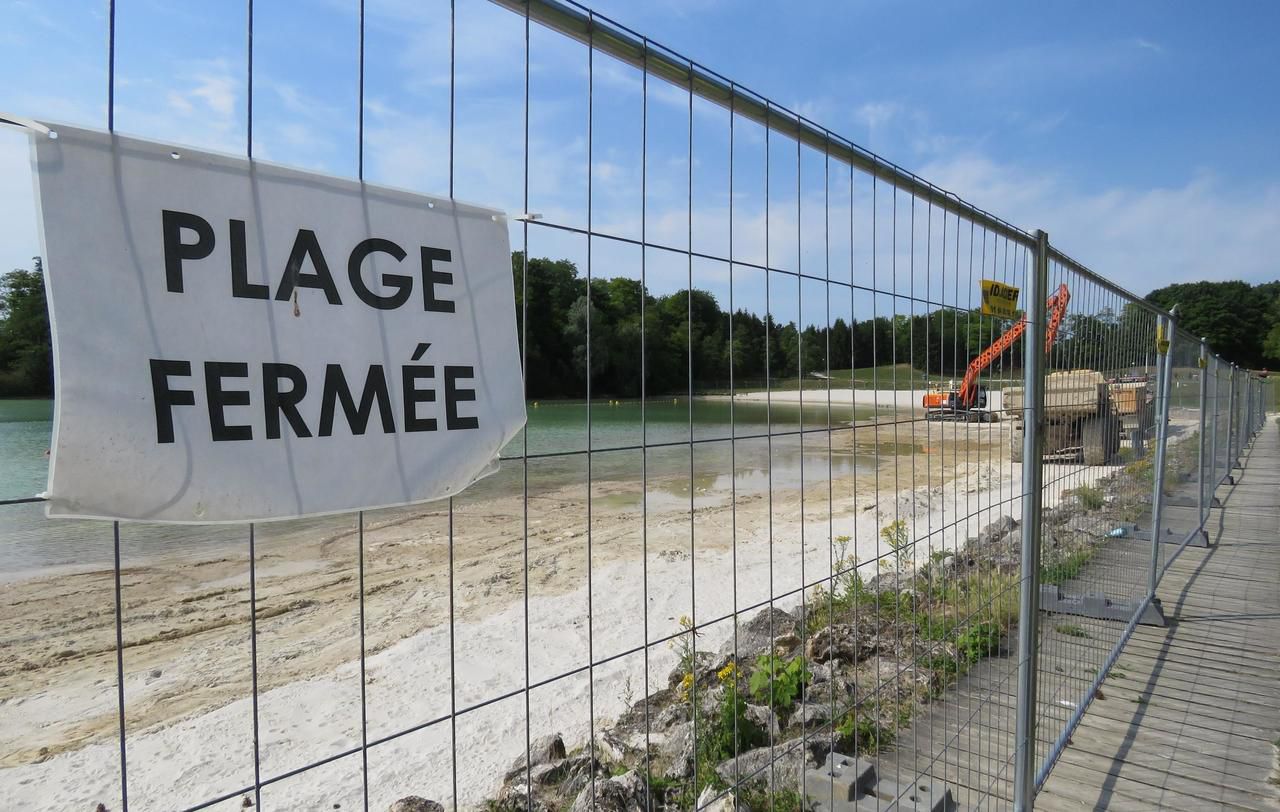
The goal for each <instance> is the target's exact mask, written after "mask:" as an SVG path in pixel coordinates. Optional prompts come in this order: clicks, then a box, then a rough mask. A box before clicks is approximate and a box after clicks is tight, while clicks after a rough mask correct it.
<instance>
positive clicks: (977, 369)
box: [956, 284, 1071, 409]
mask: <svg viewBox="0 0 1280 812" xmlns="http://www.w3.org/2000/svg"><path fill="white" fill-rule="evenodd" d="M1069 301H1071V291H1069V290H1067V286H1066V285H1065V284H1062V285H1059V286H1058V289H1057V291H1055V292H1054V294H1053V295H1052V296H1050V297H1049V298H1048V299H1047V300H1046V301H1045V308H1046V309H1047V310H1048V311H1049V322H1048V324H1046V325H1045V335H1044V350H1045V352H1046V353H1048V352H1049V351H1050V350H1052V349H1053V341H1054V339H1055V338H1057V337H1058V327H1059V326H1061V324H1062V317H1063V316H1064V315H1065V314H1066V312H1067V302H1069ZM1026 329H1027V316H1026V314H1025V313H1024V314H1023V315H1022V318H1020V319H1018V322H1017V324H1015V325H1013V326H1012V327H1010V328H1009V329H1008V330H1006V331H1005V332H1004V334H1003V335H1001V336H1000V337H999V338H997V339H996V340H995V341H993V342H992V343H991V346H989V347H987V348H986V349H985V350H983V351H982V352H981V353H980V354H979V355H978V357H977V358H974V359H973V360H972V361H970V362H969V368H968V369H967V370H966V371H965V373H964V381H963V382H962V383H961V384H960V392H959V395H958V396H957V397H956V405H957V407H959V408H964V409H968V408H972V406H973V404H974V403H975V402H976V401H977V399H978V377H979V376H980V375H982V373H983V371H985V370H986V368H987V367H989V366H991V364H992V363H994V362H995V360H996V359H997V358H999V357H1000V354H1001V353H1002V352H1004V351H1005V350H1007V349H1009V347H1011V346H1013V343H1014V342H1015V341H1017V340H1018V339H1019V338H1021V337H1022V334H1023V333H1024V332H1026Z"/></svg>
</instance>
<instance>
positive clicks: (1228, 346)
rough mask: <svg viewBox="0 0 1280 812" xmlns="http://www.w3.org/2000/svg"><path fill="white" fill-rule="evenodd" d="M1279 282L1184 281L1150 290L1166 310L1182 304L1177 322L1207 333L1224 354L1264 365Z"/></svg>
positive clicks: (1149, 296) (1239, 361)
mask: <svg viewBox="0 0 1280 812" xmlns="http://www.w3.org/2000/svg"><path fill="white" fill-rule="evenodd" d="M1277 292H1280V283H1276V282H1268V283H1266V284H1263V285H1258V286H1257V287H1255V286H1253V285H1250V284H1249V283H1248V282H1242V281H1239V280H1232V281H1229V282H1183V283H1178V284H1174V285H1168V286H1166V287H1163V288H1159V289H1157V290H1153V291H1151V292H1150V293H1148V294H1147V301H1149V302H1152V303H1154V304H1156V305H1159V306H1160V307H1163V308H1165V309H1166V310H1168V309H1170V308H1172V307H1173V306H1174V305H1175V304H1176V305H1177V306H1178V325H1179V326H1180V327H1182V328H1183V329H1184V330H1186V331H1187V332H1189V333H1191V334H1192V335H1194V336H1204V338H1205V339H1207V340H1208V342H1209V346H1210V347H1212V348H1213V350H1214V351H1215V352H1217V353H1218V354H1220V355H1222V356H1223V357H1224V358H1226V359H1228V360H1230V361H1234V362H1235V363H1237V364H1240V365H1242V366H1261V365H1262V364H1263V363H1264V356H1265V355H1266V351H1265V350H1264V345H1265V344H1266V343H1267V340H1268V339H1269V338H1270V334H1271V330H1272V328H1273V326H1274V325H1275V323H1276V322H1275V315H1274V307H1273V305H1274V303H1275V299H1276V293H1277Z"/></svg>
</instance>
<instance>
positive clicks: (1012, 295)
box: [982, 279, 1019, 319]
mask: <svg viewBox="0 0 1280 812" xmlns="http://www.w3.org/2000/svg"><path fill="white" fill-rule="evenodd" d="M1018 293H1019V288H1015V287H1014V286H1013V285H1006V284H1005V283H1003V282H997V281H995V280H994V279H983V280H982V315H984V316H997V317H999V318H1002V319H1013V318H1017V316H1018Z"/></svg>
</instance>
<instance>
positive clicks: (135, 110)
mask: <svg viewBox="0 0 1280 812" xmlns="http://www.w3.org/2000/svg"><path fill="white" fill-rule="evenodd" d="M118 6H119V9H118V18H117V26H118V40H117V58H118V62H117V86H116V104H117V107H116V121H117V127H118V128H119V129H120V130H122V131H124V132H128V133H132V134H138V135H143V136H146V137H152V138H156V139H159V140H170V141H174V142H177V143H184V144H192V145H195V146H204V147H209V148H214V149H219V150H224V151H228V152H241V153H243V151H244V150H245V143H246V142H245V129H246V127H245V101H246V93H247V83H246V74H245V69H244V64H245V53H246V49H245V9H244V4H243V3H238V2H237V3H209V2H193V1H192V0H183V1H182V2H168V1H167V0H166V1H163V2H162V0H120V1H119V3H118ZM594 7H595V8H596V10H597V11H599V12H601V13H602V14H605V15H608V16H610V17H612V18H614V19H615V20H617V21H618V22H619V23H622V24H624V25H627V26H629V27H631V28H633V29H635V30H637V31H641V32H643V33H645V34H646V35H648V36H650V37H652V38H653V39H654V40H656V41H658V42H661V43H663V44H665V45H667V46H669V47H671V48H673V49H675V50H677V51H679V52H681V53H682V54H684V55H686V56H688V57H690V58H693V59H695V60H697V61H698V62H700V63H702V64H704V65H706V66H707V67H709V68H712V69H714V70H716V71H718V72H720V73H722V74H724V75H727V76H730V77H732V78H733V79H734V80H735V81H738V82H739V83H741V84H742V85H744V86H746V87H748V88H750V89H752V90H754V91H756V92H758V93H761V94H764V95H767V96H769V97H770V98H772V99H773V100H774V101H776V102H778V103H780V104H783V105H786V106H788V107H790V108H791V109H793V110H796V111H797V112H800V113H801V114H803V115H805V116H807V117H808V118H810V119H812V120H814V121H816V122H818V123H820V124H822V125H824V126H826V127H828V128H829V129H831V130H833V131H835V132H838V133H840V134H842V135H844V136H846V137H848V138H850V139H852V140H854V141H856V142H857V143H859V144H861V145H863V146H866V147H869V148H871V149H873V150H875V151H876V152H878V153H880V154H881V155H883V156H885V157H886V158H888V159H890V160H893V161H895V162H897V163H899V164H901V165H903V166H905V167H907V168H909V169H911V170H913V171H915V172H917V173H919V174H921V175H923V176H925V177H926V178H928V179H930V180H932V181H934V182H935V183H937V184H939V185H941V186H943V187H944V188H947V189H949V190H951V191H953V192H956V193H957V194H959V195H961V196H962V197H964V198H965V199H967V200H970V201H972V202H974V203H976V204H978V205H980V206H982V207H984V208H987V209H989V210H991V211H993V212H995V213H996V214H999V215H1001V216H1003V217H1005V218H1006V219H1008V220H1010V221H1012V222H1014V223H1016V224H1018V225H1020V226H1023V227H1024V228H1028V229H1034V228H1037V227H1040V228H1044V229H1046V230H1047V231H1049V233H1050V235H1051V237H1052V238H1053V240H1054V242H1055V244H1057V245H1058V246H1059V247H1060V248H1062V249H1063V250H1065V251H1066V252H1067V253H1069V254H1071V255H1073V256H1075V257H1077V258H1079V259H1080V260H1082V261H1084V262H1085V263H1087V264H1089V265H1090V266H1091V267H1093V268H1094V269H1095V270H1097V271H1099V272H1100V273H1103V274H1104V275H1107V276H1109V277H1112V278H1114V279H1117V280H1118V281H1120V282H1121V284H1123V285H1125V286H1127V287H1129V288H1130V289H1132V290H1135V291H1136V292H1138V293H1140V294H1142V293H1146V292H1147V291H1148V290H1150V289H1151V288H1154V287H1158V286H1160V285H1163V284H1167V283H1169V282H1173V281H1185V280H1192V279H1199V278H1210V279H1228V278H1244V279H1247V280H1250V281H1254V282H1259V281H1264V280H1268V279H1274V278H1277V277H1278V276H1280V265H1278V263H1277V262H1276V261H1275V259H1274V257H1275V256H1276V254H1277V251H1276V245H1275V243H1276V235H1277V234H1280V149H1277V146H1276V144H1277V141H1276V133H1277V131H1278V130H1280V101H1278V100H1280V90H1278V89H1277V87H1278V85H1280V58H1278V57H1277V56H1276V53H1275V47H1274V42H1273V34H1274V32H1275V31H1276V30H1278V28H1280V6H1275V5H1273V4H1265V3H1260V2H1258V3H1224V4H1213V5H1209V4H1196V3H1170V2H1160V3H1156V2H1129V3H1123V4H1103V3H1091V4H1027V3H1017V4H1015V3H999V4H995V3H975V2H949V3H890V2H879V1H878V0H876V1H873V2H815V3H792V4H781V3H731V2H727V0H687V1H686V2H679V0H655V2H647V3H634V2H623V1H622V0H601V2H599V3H597V4H595V6H594ZM355 8H356V3H355V2H354V0H306V2H296V3H284V2H267V1H266V0H259V2H258V3H257V13H256V17H255V54H254V55H255V75H254V83H255V86H254V105H255V118H254V131H255V139H254V141H255V143H254V152H255V155H256V156H258V157H262V158H265V159H270V160H275V161H279V162H282V163H288V164H295V165H300V166H305V167H311V168H315V169H317V170H319V171H324V172H329V173H332V174H337V175H348V176H350V175H354V174H355V172H356V166H357V135H356V109H357V83H356V65H357V50H356V38H355V33H354V32H355V22H356V14H355ZM105 9H106V3H105V2H101V1H99V2H91V3H90V2H78V1H77V0H65V2H61V3H57V4H53V3H47V2H37V1H36V0H5V2H4V3H3V5H2V6H0V71H2V73H0V75H3V76H4V77H5V81H4V82H3V84H2V85H0V110H2V111H9V112H13V113H17V114H20V115H28V116H33V117H44V118H48V119H53V120H59V121H64V122H69V123H75V124H82V125H86V126H96V127H102V126H104V125H105V103H106V92H105V88H106V55H105V31H106V13H105ZM457 13H458V17H457V19H458V23H457V30H456V45H457V52H456V53H457V60H456V66H455V69H456V86H455V91H456V102H457V121H456V130H455V133H456V135H455V138H454V144H453V147H454V149H453V153H454V164H453V173H452V174H453V180H454V189H455V193H456V195H457V196H458V197H460V198H462V199H466V200H470V201H473V202H478V203H484V204H490V205H494V206H497V207H499V208H503V209H506V210H507V211H510V212H512V213H518V212H519V211H521V210H522V209H523V176H524V163H523V152H524V141H523V126H524V108H523V92H524V87H523V76H524V75H523V66H524V39H523V21H522V20H521V19H520V18H519V17H518V16H517V15H514V14H512V13H511V12H508V11H506V10H504V9H501V8H499V7H497V6H494V5H492V4H490V3H489V2H487V0H457ZM367 31H368V33H367V41H366V54H367V56H366V77H367V78H366V105H365V115H366V137H365V168H366V177H367V178H368V179H370V180H373V181H377V182H384V183H389V184H392V185H397V186H403V187H407V188H411V189H415V190H421V191H423V192H429V193H434V194H445V193H447V192H448V185H449V179H450V171H449V168H450V167H449V158H448V156H449V148H450V137H449V122H448V110H449V108H448V103H449V28H448V3H447V2H444V1H443V0H368V29H367ZM530 63H531V71H532V73H531V87H530V94H531V106H530V115H529V123H530V143H529V148H530V152H531V154H532V156H533V158H532V160H531V162H530V167H529V175H530V206H529V207H530V209H533V210H535V211H539V212H541V213H543V214H545V215H546V216H547V217H548V219H554V220H556V221H559V222H564V223H566V224H571V225H586V221H587V218H588V216H590V217H591V219H592V224H593V226H595V227H596V228H597V229H603V230H606V231H609V232H610V233H615V234H618V235H620V236H626V237H633V238H635V237H639V236H640V228H641V223H642V218H641V211H642V209H641V204H642V203H644V207H645V208H644V214H645V217H644V220H643V223H644V227H645V228H646V231H647V236H648V238H649V239H651V240H657V241H660V242H664V243H666V244H670V245H673V246H674V247H677V248H681V247H685V246H687V245H688V244H689V234H688V232H689V230H690V228H689V222H690V219H691V218H690V215H689V210H688V203H687V201H688V198H689V196H690V192H689V187H688V176H689V174H690V170H689V165H688V157H687V148H688V129H689V113H688V99H687V96H685V95H684V94H683V93H681V92H680V91H679V90H678V89H676V88H673V87H670V86H666V85H664V84H662V83H661V82H657V81H653V80H651V81H650V86H649V91H648V93H649V95H648V116H649V142H648V155H647V162H646V168H647V186H648V197H647V199H644V200H642V199H641V196H640V194H639V188H640V166H641V146H640V137H639V122H640V115H641V111H642V109H643V108H642V106H641V105H642V98H643V97H642V95H641V84H640V78H639V73H638V71H635V70H634V69H631V68H629V67H627V66H624V65H621V64H620V63H613V62H612V61H611V60H609V59H608V58H606V57H599V56H597V57H596V58H595V60H594V64H593V65H592V68H593V70H592V76H593V82H594V89H595V94H594V104H595V110H594V119H593V121H594V124H593V128H592V132H591V135H592V140H593V145H592V150H593V153H592V156H593V160H592V169H591V172H590V180H591V192H592V207H591V210H590V211H589V212H588V210H587V205H586V189H587V180H588V172H587V169H586V167H587V153H586V149H587V126H586V122H587V106H586V89H587V87H588V73H587V58H586V49H585V48H583V47H582V46H580V45H578V44H576V43H572V42H569V41H567V40H565V39H564V38H563V37H560V36H559V35H556V34H553V33H551V32H547V31H545V30H542V29H538V28H537V27H535V29H534V31H533V34H532V40H531V51H530ZM693 115H694V130H695V133H696V135H695V157H694V166H693V176H694V184H693V186H694V190H693V193H692V196H693V199H694V201H693V209H694V212H693V217H692V221H693V231H694V236H693V244H694V247H695V248H696V249H697V250H701V251H706V252H708V253H713V254H717V255H723V254H724V253H726V252H727V222H728V216H727V213H726V212H727V210H728V203H729V200H728V193H727V178H728V165H727V155H728V135H727V121H728V117H727V114H726V113H725V112H724V111H723V110H722V109H720V108H716V107H715V106H714V105H709V104H704V103H702V102H698V103H697V104H695V109H694V114H693ZM24 140H25V139H24V138H23V137H22V136H20V135H17V134H13V133H4V134H2V135H0V189H3V190H4V191H3V194H2V195H0V268H8V267H14V266H16V265H27V264H28V263H29V257H30V256H31V255H32V254H33V253H36V251H37V245H38V242H37V238H36V234H35V226H34V217H33V216H32V213H31V201H30V193H29V191H28V189H29V184H30V181H29V177H28V175H29V170H28V168H27V157H26V148H25V144H24ZM734 154H735V158H736V159H737V161H738V167H737V168H735V199H734V204H735V214H734V220H733V222H734V224H735V238H734V239H735V249H734V251H735V257H738V258H745V259H748V260H751V261H758V260H761V259H764V257H763V236H764V233H765V225H764V222H765V221H764V218H763V211H764V193H763V186H762V183H761V178H762V174H761V172H759V171H755V170H754V169H753V168H752V167H753V166H756V167H758V166H759V165H762V161H763V156H764V144H763V137H762V133H761V132H760V131H758V128H755V129H753V128H752V127H749V126H740V127H737V129H736V130H735V152H734ZM769 155H770V158H771V159H772V168H771V169H770V182H771V184H772V185H771V192H770V196H769V203H770V211H771V217H770V222H769V227H768V233H769V235H770V238H771V247H770V256H769V257H768V260H769V264H771V265H773V266H775V267H789V266H791V265H796V264H798V265H800V266H801V267H802V268H804V269H806V270H810V271H812V270H813V269H814V268H815V267H817V266H821V265H823V264H824V263H825V262H826V260H825V258H823V257H820V256H819V255H818V252H817V248H816V246H817V244H818V241H817V239H816V237H817V234H818V232H819V231H820V230H821V226H820V225H819V222H820V220H821V213H822V212H821V210H820V209H815V208H814V206H813V202H814V201H815V200H819V199H821V196H822V194H823V184H824V178H825V177H826V176H825V173H824V170H823V165H822V162H821V160H820V156H818V155H816V154H815V155H810V154H806V155H805V156H804V157H803V159H802V160H801V165H800V167H799V169H798V170H797V168H796V166H795V147H794V144H791V145H790V148H789V149H788V147H787V145H786V144H785V143H781V142H780V141H779V139H777V138H774V139H773V140H772V142H771V144H770V149H769ZM797 172H798V173H799V176H800V184H799V185H800V187H801V188H800V191H799V192H798V193H797V192H796V191H795V189H796V185H797V180H796V175H797ZM830 182H831V183H832V184H833V186H832V188H833V190H834V189H836V188H837V187H838V186H839V184H840V182H841V181H840V178H839V176H837V175H834V174H833V175H832V180H831V181H830ZM843 182H844V183H845V192H844V194H845V196H847V195H848V188H847V184H848V181H847V179H845V180H844V181H843ZM855 186H857V187H858V191H857V199H856V200H855V201H854V204H853V206H854V208H855V209H857V210H858V211H857V213H856V215H855V216H856V219H858V221H859V222H862V220H864V219H865V220H867V221H868V222H869V221H870V217H871V212H870V203H869V202H868V200H867V199H866V197H865V195H864V193H865V191H866V189H865V187H866V184H865V183H860V181H855ZM797 194H798V195H799V197H800V198H801V200H802V201H803V203H802V205H801V206H800V216H799V221H800V222H799V224H797V223H796V218H795V216H794V212H795V209H796V196H797ZM885 200H886V197H885V196H884V195H883V194H882V195H881V197H880V200H879V203H878V204H877V209H876V213H877V215H878V216H880V220H879V221H878V224H877V225H875V226H874V227H875V228H883V227H884V222H885V217H884V215H880V214H879V213H880V212H881V211H882V210H883V208H884V203H885ZM844 210H845V212H846V213H845V215H844V216H845V217H846V218H847V217H848V213H847V204H846V208H845V209H844ZM904 211H905V210H904ZM779 212H781V213H782V214H779ZM788 212H790V213H791V214H790V215H789V216H788V214H787V213H788ZM833 216H835V215H834V214H833ZM899 222H900V223H901V221H899ZM536 231H537V234H536V236H535V237H534V238H533V243H532V244H531V251H532V252H534V253H546V254H555V255H563V256H569V257H571V258H574V259H577V260H578V261H579V262H580V263H581V262H583V255H584V254H585V247H584V245H585V243H584V240H583V239H582V238H578V237H571V236H565V235H561V234H553V233H548V232H547V230H545V229H540V230H536ZM865 231H866V230H865V228H863V229H862V232H863V233H864V234H865ZM797 232H799V234H800V235H801V236H797ZM834 239H835V241H836V242H837V243H840V242H841V240H842V239H844V240H845V243H846V244H844V245H843V246H841V245H837V246H836V247H835V249H834V250H835V251H836V252H837V253H838V252H840V251H841V250H843V252H844V254H845V255H846V256H848V254H849V253H850V252H855V253H856V251H859V250H863V249H851V248H850V247H849V246H848V245H847V238H842V237H840V236H835V237H834ZM863 242H865V241H863ZM908 248H909V246H905V247H904V246H903V245H901V244H899V245H898V246H897V249H896V250H897V254H898V255H903V256H905V254H904V252H905V251H907V250H908ZM951 250H953V251H954V250H956V248H955V246H954V245H953V246H952V248H951ZM975 250H977V249H975ZM980 250H981V252H982V254H981V255H982V256H983V257H985V256H986V251H987V248H985V247H982V248H981V249H980ZM990 250H991V252H992V254H991V258H990V259H989V260H986V259H983V260H981V261H982V262H985V263H987V264H990V265H996V264H998V263H1000V262H1001V261H1003V260H1001V259H1000V258H998V257H997V256H996V253H995V252H997V251H998V250H1000V249H999V248H998V247H996V246H994V245H993V246H991V248H990ZM638 255H639V254H638V249H635V248H632V247H628V246H625V245H620V244H619V245H600V246H599V247H598V248H597V249H596V253H595V254H594V255H593V256H594V257H595V261H596V263H597V266H598V268H597V272H598V273H599V272H600V271H601V269H602V268H606V267H607V269H608V272H609V273H610V274H612V273H618V274H623V273H625V274H633V273H636V272H637V271H636V270H635V268H636V266H637V265H638ZM677 259H681V258H680V257H679V256H678V255H667V254H663V253H662V252H658V253H657V254H656V255H655V256H653V257H651V258H650V260H649V274H650V279H651V284H653V285H654V286H655V287H659V288H661V287H672V288H674V287H676V286H677V285H679V283H680V277H681V275H682V274H687V273H688V268H687V262H684V261H675V260H677ZM882 259H883V258H882ZM892 259H893V258H892V257H890V259H889V260H888V262H891V261H892ZM862 263H863V260H862V259H859V260H857V261H856V263H855V264H858V267H856V268H855V270H854V271H853V273H854V275H855V277H858V276H860V275H861V276H862V278H864V279H865V273H864V271H863V269H862ZM835 264H836V265H841V264H843V265H847V264H848V260H845V262H844V263H840V262H838V261H836V262H835ZM885 264H886V262H882V263H881V265H880V272H881V274H883V270H884V267H885ZM711 265H713V266H714V265H715V263H711ZM721 271H722V269H720V268H716V267H711V268H707V269H705V270H702V269H700V270H699V271H698V273H697V275H698V276H699V280H698V281H697V282H696V283H697V284H699V286H703V287H709V288H712V289H714V288H715V285H716V280H720V281H721V284H723V278H722V277H723V276H724V274H723V273H722V272H721ZM844 274H845V276H846V278H847V276H848V271H844ZM833 275H835V274H834V272H833ZM926 275H927V274H922V276H926ZM664 277H665V282H666V283H665V284H664V283H663V282H662V281H661V279H662V278H664ZM704 277H705V282H704V281H703V278H704ZM887 284H894V285H901V284H907V283H902V282H899V281H896V280H895V281H893V282H890V283H886V282H885V281H884V279H883V276H881V277H878V278H877V281H876V286H877V287H885V286H886V285H887ZM910 284H912V285H914V284H916V280H915V279H914V278H913V279H912V280H911V281H910ZM718 295H720V294H718Z"/></svg>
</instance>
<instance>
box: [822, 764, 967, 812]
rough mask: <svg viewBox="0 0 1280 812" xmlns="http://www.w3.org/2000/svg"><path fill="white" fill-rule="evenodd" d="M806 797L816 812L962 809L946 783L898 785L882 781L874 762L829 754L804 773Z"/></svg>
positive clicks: (955, 811) (941, 811)
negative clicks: (871, 806)
mask: <svg viewBox="0 0 1280 812" xmlns="http://www.w3.org/2000/svg"><path fill="white" fill-rule="evenodd" d="M804 797H805V800H806V801H807V802H808V804H809V805H808V807H807V808H808V809H811V810H813V812H846V810H847V812H854V810H857V809H867V808H869V807H868V806H867V804H868V803H871V804H874V805H875V807H874V808H876V809H882V810H885V811H886V812H888V810H893V811H894V812H908V810H911V812H959V810H960V805H959V804H958V803H956V801H955V798H953V797H952V796H951V790H949V789H947V786H946V784H943V783H940V782H938V781H932V780H929V779H928V778H922V779H921V780H919V781H909V782H907V783H906V784H902V785H899V784H898V783H896V782H894V781H887V780H885V779H882V778H880V776H879V775H878V774H877V773H876V765H874V764H872V763H871V762H869V761H867V760H865V759H861V758H853V757H851V756H845V755H841V754H840V753H830V754H828V755H827V763H826V764H825V765H823V766H822V767H821V768H818V769H812V768H810V769H806V770H805V771H804ZM833 799H834V800H833ZM859 801H861V802H862V803H858V802H859Z"/></svg>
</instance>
